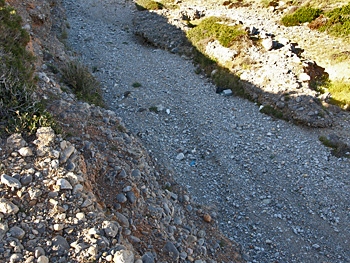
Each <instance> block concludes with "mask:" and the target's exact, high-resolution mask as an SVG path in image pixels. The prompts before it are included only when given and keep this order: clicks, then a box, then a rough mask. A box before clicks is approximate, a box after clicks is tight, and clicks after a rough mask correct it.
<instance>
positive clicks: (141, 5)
mask: <svg viewBox="0 0 350 263" xmlns="http://www.w3.org/2000/svg"><path fill="white" fill-rule="evenodd" d="M135 5H136V8H137V10H139V11H145V10H160V9H163V8H164V5H163V4H162V3H160V2H157V1H153V0H138V1H137V2H136V3H135Z"/></svg>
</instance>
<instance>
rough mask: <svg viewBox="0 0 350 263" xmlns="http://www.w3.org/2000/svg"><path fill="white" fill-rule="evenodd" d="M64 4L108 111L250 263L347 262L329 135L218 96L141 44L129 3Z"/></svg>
mask: <svg viewBox="0 0 350 263" xmlns="http://www.w3.org/2000/svg"><path fill="white" fill-rule="evenodd" d="M63 2H64V4H65V8H66V12H67V17H68V22H69V24H70V30H69V38H68V44H69V45H70V46H71V47H72V49H73V50H74V51H77V52H78V53H79V55H81V57H82V59H83V61H84V62H85V63H87V64H89V65H91V67H96V68H97V70H98V72H97V73H96V76H97V77H98V78H99V79H100V80H101V81H102V83H103V84H104V85H105V87H106V90H105V94H106V100H107V103H108V105H109V107H110V109H112V110H114V111H115V112H116V113H117V115H118V116H120V117H121V118H122V119H123V121H124V123H126V126H127V128H128V129H129V130H130V131H131V132H132V133H134V134H137V135H138V136H139V137H140V138H141V140H142V141H143V142H144V144H145V146H146V148H147V149H148V150H149V152H150V154H151V155H152V156H153V157H154V158H155V159H156V160H157V161H158V162H159V163H160V164H162V165H163V166H165V167H166V168H167V169H169V170H170V171H172V175H173V176H174V178H175V180H176V181H177V182H178V183H180V184H181V185H183V186H185V187H187V188H188V190H189V192H190V193H191V195H192V197H193V198H194V199H195V201H196V202H198V203H200V204H202V205H205V206H208V207H210V208H212V209H213V211H215V213H216V215H217V219H218V220H219V222H220V226H221V229H222V231H223V232H224V233H225V234H226V235H227V236H228V237H229V238H230V239H233V240H235V241H236V242H238V243H240V244H241V245H242V247H243V250H244V252H245V258H246V260H247V261H248V262H350V249H349V242H350V227H349V222H350V215H349V212H350V203H349V200H350V199H349V198H350V189H349V188H350V187H349V184H350V179H349V175H348V173H349V171H350V169H349V168H350V162H349V159H345V158H336V157H334V156H332V155H331V153H330V150H329V149H328V148H326V147H324V146H323V145H322V144H321V142H320V141H319V140H318V137H319V136H320V135H321V134H326V133H328V132H332V131H329V130H319V129H308V128H305V127H298V126H295V125H293V124H290V123H288V122H285V121H280V120H274V119H272V118H271V117H269V116H266V115H264V114H261V113H260V112H259V106H257V105H255V104H254V103H251V102H248V101H246V100H243V99H241V98H237V97H225V96H222V95H218V94H216V93H215V87H214V86H213V85H212V84H211V83H210V82H209V81H208V80H207V79H206V78H204V77H202V76H201V75H197V74H195V67H194V66H193V64H192V63H191V61H189V60H185V59H184V58H182V57H180V56H178V55H176V54H171V53H169V52H167V51H164V50H160V49H155V48H153V47H151V46H147V45H143V44H141V43H140V41H139V40H138V39H137V38H136V37H135V36H134V35H133V32H132V23H131V21H132V17H133V15H134V13H135V12H137V11H136V9H135V7H134V5H133V4H132V3H131V2H128V1H127V2H124V1H121V0H106V1H97V0H75V1H72V0H64V1H63ZM134 83H139V84H141V86H140V87H133V84H134ZM134 86H138V85H134ZM339 127H340V126H339ZM344 129H345V128H344Z"/></svg>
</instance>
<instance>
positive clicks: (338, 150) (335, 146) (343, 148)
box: [318, 136, 350, 158]
mask: <svg viewBox="0 0 350 263" xmlns="http://www.w3.org/2000/svg"><path fill="white" fill-rule="evenodd" d="M318 139H319V140H320V142H322V144H323V145H324V146H326V147H328V148H332V151H331V152H332V154H333V155H334V156H336V157H338V158H339V157H346V158H350V147H349V145H347V144H346V143H344V142H342V141H341V140H340V138H337V137H335V138H333V139H331V138H330V137H327V136H320V137H319V138H318Z"/></svg>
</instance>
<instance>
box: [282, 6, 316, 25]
mask: <svg viewBox="0 0 350 263" xmlns="http://www.w3.org/2000/svg"><path fill="white" fill-rule="evenodd" d="M321 13H322V11H321V10H320V9H318V8H313V7H300V8H299V9H297V10H296V11H295V12H294V13H292V14H287V15H285V16H283V17H282V19H281V22H282V24H283V25H284V26H298V25H300V24H302V23H306V22H311V21H312V20H314V19H315V18H317V17H318V16H319V15H320V14H321Z"/></svg>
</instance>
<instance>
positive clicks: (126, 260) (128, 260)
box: [113, 250, 134, 263]
mask: <svg viewBox="0 0 350 263" xmlns="http://www.w3.org/2000/svg"><path fill="white" fill-rule="evenodd" d="M113 262H114V263H134V253H132V252H131V251H130V250H119V251H117V252H116V253H115V254H114V258H113Z"/></svg>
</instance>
